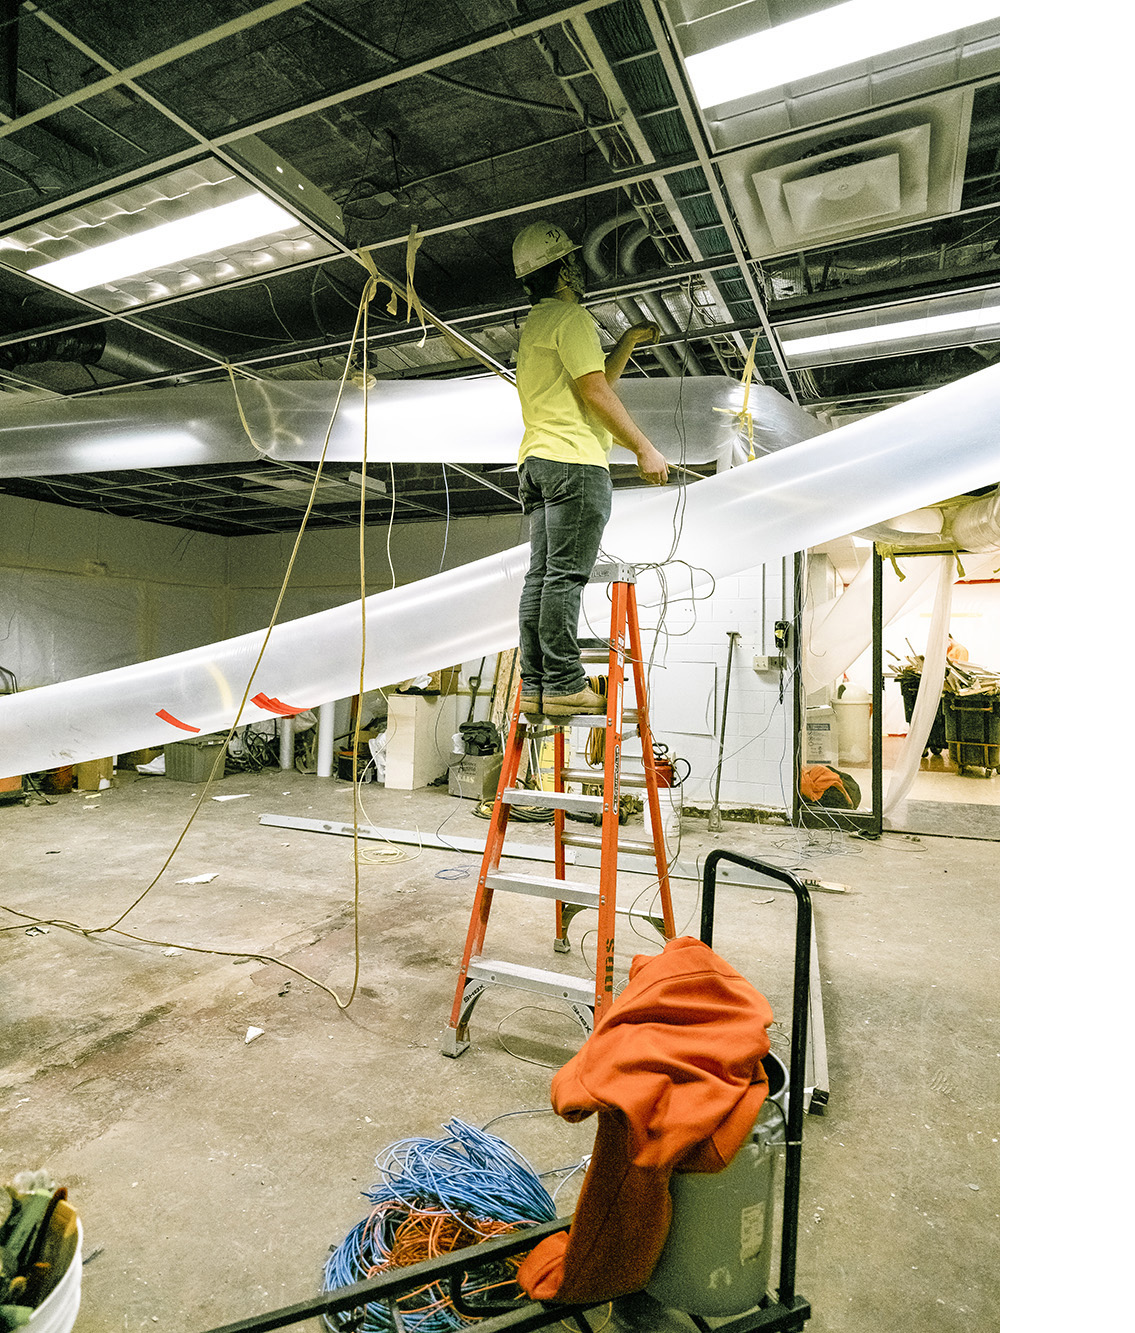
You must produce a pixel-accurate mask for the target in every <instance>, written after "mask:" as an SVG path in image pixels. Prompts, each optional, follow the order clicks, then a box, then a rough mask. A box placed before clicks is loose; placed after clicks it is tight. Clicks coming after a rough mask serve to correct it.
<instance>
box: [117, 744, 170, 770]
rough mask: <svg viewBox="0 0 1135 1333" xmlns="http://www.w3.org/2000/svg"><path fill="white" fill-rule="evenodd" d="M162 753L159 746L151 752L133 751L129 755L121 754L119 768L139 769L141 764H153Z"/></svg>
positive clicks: (150, 750)
mask: <svg viewBox="0 0 1135 1333" xmlns="http://www.w3.org/2000/svg"><path fill="white" fill-rule="evenodd" d="M161 752H162V747H161V746H160V745H159V746H157V747H156V748H154V749H149V750H131V751H130V753H129V754H120V755H119V756H118V767H119V768H120V769H122V768H130V769H137V767H138V765H139V764H152V763H153V762H154V760H155V759H156V758H157V757H158V755H160V754H161Z"/></svg>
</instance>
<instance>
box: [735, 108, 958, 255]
mask: <svg viewBox="0 0 1135 1333" xmlns="http://www.w3.org/2000/svg"><path fill="white" fill-rule="evenodd" d="M970 100H971V94H970V93H969V91H968V90H965V89H963V90H960V91H957V92H953V93H946V94H939V95H938V96H936V97H933V98H930V99H928V100H927V101H925V102H920V103H919V104H918V105H917V106H913V107H907V108H904V109H903V110H901V111H898V112H891V113H889V114H882V115H879V114H876V115H873V116H867V117H863V118H861V119H860V120H859V121H858V122H856V123H855V125H854V126H853V130H854V133H852V134H850V135H849V134H845V135H844V136H843V137H842V138H840V139H838V140H833V139H832V137H831V134H830V132H828V134H827V135H826V136H825V135H824V134H823V133H812V134H807V135H799V136H796V137H794V138H793V139H790V140H783V139H782V140H780V141H778V142H777V143H776V144H774V145H772V146H760V147H756V148H751V149H744V150H741V151H739V152H737V153H734V154H731V155H730V156H729V157H728V158H726V159H724V160H723V161H722V164H721V166H722V174H723V176H724V177H725V180H726V184H727V186H728V188H729V197H730V200H731V201H732V203H733V206H734V208H735V209H736V212H737V218H738V221H739V222H740V224H741V229H742V231H743V232H744V235H745V240H746V242H747V243H748V245H749V247H750V250H751V251H752V253H753V254H754V255H756V256H758V257H765V256H768V255H773V254H777V253H780V252H782V251H785V250H798V249H802V248H805V247H807V246H812V245H818V244H823V243H824V242H827V241H835V240H842V239H845V238H847V237H850V236H856V235H861V234H863V233H864V232H871V231H875V230H881V229H882V228H884V227H888V226H893V225H895V224H896V223H902V222H909V221H914V220H916V219H918V218H921V217H928V216H937V215H939V214H942V213H948V212H952V211H953V210H955V209H956V208H957V207H958V204H959V202H960V199H961V187H962V177H963V174H964V167H965V148H966V140H967V138H968V134H969V108H970Z"/></svg>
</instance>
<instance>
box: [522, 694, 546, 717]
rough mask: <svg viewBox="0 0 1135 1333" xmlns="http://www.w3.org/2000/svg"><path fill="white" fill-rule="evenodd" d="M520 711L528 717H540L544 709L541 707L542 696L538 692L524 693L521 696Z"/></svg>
mask: <svg viewBox="0 0 1135 1333" xmlns="http://www.w3.org/2000/svg"><path fill="white" fill-rule="evenodd" d="M520 711H521V712H522V713H524V714H525V715H526V716H527V717H539V716H540V715H541V714H542V713H543V711H544V710H543V709H542V708H541V707H540V696H539V695H538V694H522V695H521V696H520Z"/></svg>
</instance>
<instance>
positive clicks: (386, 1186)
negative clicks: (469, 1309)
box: [323, 1118, 556, 1333]
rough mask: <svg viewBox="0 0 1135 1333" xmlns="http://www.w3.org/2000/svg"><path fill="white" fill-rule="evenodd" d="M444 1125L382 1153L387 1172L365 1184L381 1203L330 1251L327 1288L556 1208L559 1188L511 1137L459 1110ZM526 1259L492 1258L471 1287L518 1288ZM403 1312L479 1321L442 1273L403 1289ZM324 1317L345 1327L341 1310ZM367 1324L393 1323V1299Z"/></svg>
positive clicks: (429, 1322) (370, 1331)
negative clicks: (464, 1309) (464, 1312)
mask: <svg viewBox="0 0 1135 1333" xmlns="http://www.w3.org/2000/svg"><path fill="white" fill-rule="evenodd" d="M445 1129H446V1130H447V1136H446V1137H445V1138H441V1139H425V1138H411V1139H402V1140H400V1141H399V1142H397V1143H394V1144H391V1146H390V1147H389V1148H387V1149H386V1152H385V1153H384V1154H383V1155H382V1156H380V1157H377V1158H376V1159H375V1166H377V1167H378V1169H379V1172H380V1173H381V1176H382V1179H381V1180H380V1181H379V1183H378V1184H376V1185H372V1186H371V1187H370V1188H369V1189H367V1190H364V1191H363V1193H364V1195H365V1197H366V1198H368V1199H369V1200H370V1201H371V1203H372V1204H373V1207H372V1208H371V1210H370V1212H369V1213H368V1215H367V1216H366V1217H365V1218H364V1219H363V1220H362V1221H361V1222H359V1223H358V1224H357V1225H356V1226H355V1227H353V1228H352V1229H351V1230H350V1231H349V1232H348V1233H347V1235H346V1237H345V1238H344V1240H343V1242H342V1244H341V1245H340V1246H339V1247H338V1249H336V1250H335V1251H334V1253H333V1254H332V1255H331V1257H330V1258H329V1259H328V1261H327V1264H326V1267H325V1268H324V1272H323V1290H324V1291H325V1292H331V1291H336V1290H338V1289H339V1288H341V1287H347V1286H350V1285H351V1284H353V1283H355V1282H362V1281H365V1280H366V1279H367V1278H371V1277H377V1276H378V1274H380V1273H383V1272H386V1271H387V1270H389V1269H392V1268H402V1267H405V1266H406V1265H407V1264H414V1263H418V1262H420V1261H421V1260H423V1259H436V1258H438V1257H440V1256H441V1255H443V1254H448V1253H449V1252H451V1251H453V1250H458V1249H462V1248H464V1247H465V1246H468V1245H473V1244H476V1243H477V1242H478V1241H482V1240H488V1239H489V1238H491V1237H493V1236H501V1235H504V1234H506V1233H507V1232H510V1231H516V1230H518V1229H520V1228H522V1227H524V1226H532V1225H535V1224H536V1223H539V1222H548V1221H550V1220H551V1219H552V1218H553V1217H555V1215H556V1207H555V1203H554V1202H553V1200H552V1196H551V1195H550V1194H549V1193H548V1191H547V1190H546V1189H545V1188H544V1186H543V1185H542V1184H541V1183H540V1179H539V1177H538V1176H537V1175H536V1173H535V1172H534V1171H533V1170H532V1168H531V1166H529V1164H528V1163H527V1162H526V1161H525V1160H524V1158H523V1157H521V1156H520V1154H519V1153H518V1152H516V1150H515V1149H514V1148H512V1147H511V1146H510V1145H509V1144H507V1143H506V1142H505V1141H504V1140H503V1139H500V1138H497V1136H496V1135H495V1134H486V1133H485V1132H484V1131H483V1130H480V1129H476V1128H475V1127H474V1126H472V1125H467V1124H465V1123H464V1122H463V1121H461V1120H458V1119H456V1118H454V1119H453V1120H450V1121H449V1123H448V1124H447V1125H446V1126H445ZM518 1265H519V1260H516V1259H513V1260H503V1261H501V1262H498V1263H494V1264H491V1265H485V1266H484V1267H482V1268H480V1269H479V1270H477V1272H476V1273H475V1274H470V1277H469V1285H468V1286H467V1287H466V1288H465V1291H466V1293H467V1294H475V1293H477V1292H485V1291H488V1290H490V1289H496V1290H498V1294H499V1295H500V1296H503V1298H504V1299H506V1300H508V1299H513V1298H516V1297H518V1296H520V1295H521V1294H522V1293H521V1292H520V1290H519V1289H518V1288H517V1287H516V1285H515V1282H514V1277H515V1273H516V1269H517V1267H518ZM500 1288H506V1290H503V1291H500V1290H499V1289H500ZM399 1314H400V1316H401V1319H402V1322H403V1324H404V1326H405V1328H406V1329H408V1330H412V1331H413V1333H449V1330H451V1329H461V1328H465V1327H466V1326H467V1325H469V1324H470V1323H472V1322H474V1321H472V1320H469V1319H465V1318H463V1317H462V1316H461V1315H459V1314H458V1313H457V1311H456V1310H455V1309H454V1308H453V1304H452V1302H451V1301H450V1299H449V1296H448V1293H447V1292H446V1291H445V1290H444V1289H443V1288H442V1287H441V1286H440V1285H438V1284H436V1283H435V1284H429V1285H426V1286H423V1287H421V1288H420V1289H418V1290H417V1291H414V1292H412V1293H410V1294H409V1295H407V1296H404V1297H402V1298H400V1300H399ZM324 1322H325V1324H326V1326H327V1328H328V1329H331V1330H333V1331H336V1333H337V1330H338V1329H340V1328H341V1327H342V1325H341V1324H340V1323H339V1322H337V1321H336V1319H335V1317H334V1316H325V1317H324ZM360 1328H361V1330H362V1333H379V1331H380V1330H381V1331H382V1333H385V1331H386V1330H392V1329H394V1328H395V1324H394V1318H393V1315H392V1314H391V1313H390V1310H389V1309H388V1308H387V1307H386V1306H385V1305H379V1304H378V1303H371V1304H368V1305H367V1307H366V1316H365V1318H364V1321H363V1323H362V1324H361V1325H360Z"/></svg>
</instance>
